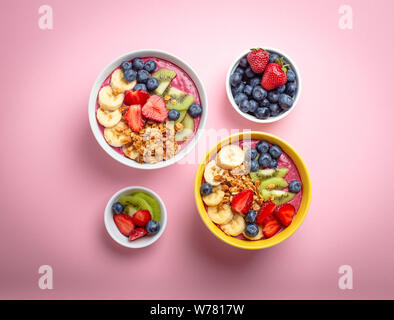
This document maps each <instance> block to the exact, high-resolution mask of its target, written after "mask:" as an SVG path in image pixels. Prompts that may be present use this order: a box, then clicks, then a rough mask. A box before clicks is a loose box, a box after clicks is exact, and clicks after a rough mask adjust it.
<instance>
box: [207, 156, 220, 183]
mask: <svg viewBox="0 0 394 320" xmlns="http://www.w3.org/2000/svg"><path fill="white" fill-rule="evenodd" d="M223 173H224V170H223V169H222V168H219V167H218V166H217V165H216V161H215V160H211V161H210V162H208V163H207V165H206V166H205V170H204V178H205V181H206V182H208V183H209V184H211V185H212V186H218V185H219V184H220V181H218V180H216V179H215V177H217V176H221V175H222V174H223Z"/></svg>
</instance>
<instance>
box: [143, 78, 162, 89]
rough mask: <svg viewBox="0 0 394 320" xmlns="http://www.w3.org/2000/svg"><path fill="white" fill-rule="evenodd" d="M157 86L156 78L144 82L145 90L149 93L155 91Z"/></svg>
mask: <svg viewBox="0 0 394 320" xmlns="http://www.w3.org/2000/svg"><path fill="white" fill-rule="evenodd" d="M158 86H159V81H158V80H157V79H156V78H149V79H148V81H146V88H147V89H148V90H149V91H153V90H155V89H156V88H157V87H158Z"/></svg>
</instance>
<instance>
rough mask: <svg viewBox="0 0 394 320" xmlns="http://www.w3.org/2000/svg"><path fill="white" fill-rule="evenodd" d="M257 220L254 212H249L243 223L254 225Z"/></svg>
mask: <svg viewBox="0 0 394 320" xmlns="http://www.w3.org/2000/svg"><path fill="white" fill-rule="evenodd" d="M256 218H257V213H256V211H254V210H249V211H248V213H247V214H246V216H245V221H246V222H247V223H255V221H256Z"/></svg>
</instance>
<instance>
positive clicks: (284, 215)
mask: <svg viewBox="0 0 394 320" xmlns="http://www.w3.org/2000/svg"><path fill="white" fill-rule="evenodd" d="M275 215H276V217H277V218H278V220H279V221H280V223H281V224H282V225H284V226H285V227H287V226H288V225H290V223H291V221H292V220H293V216H294V215H295V208H294V206H293V205H291V204H289V203H286V204H283V205H281V206H280V207H279V208H278V209H277V210H276V211H275Z"/></svg>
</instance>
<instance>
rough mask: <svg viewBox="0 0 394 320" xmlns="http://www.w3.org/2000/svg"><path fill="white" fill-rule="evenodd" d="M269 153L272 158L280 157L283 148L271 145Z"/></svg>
mask: <svg viewBox="0 0 394 320" xmlns="http://www.w3.org/2000/svg"><path fill="white" fill-rule="evenodd" d="M269 153H270V155H271V156H272V158H274V159H278V158H279V157H280V155H281V154H282V149H281V148H280V147H279V146H277V145H276V144H275V145H272V146H271V147H270V150H269Z"/></svg>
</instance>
